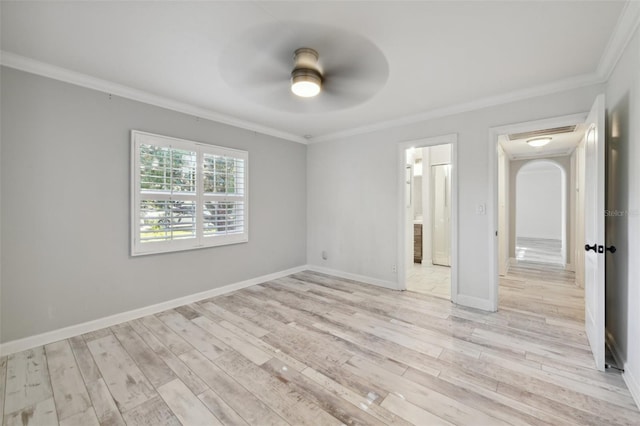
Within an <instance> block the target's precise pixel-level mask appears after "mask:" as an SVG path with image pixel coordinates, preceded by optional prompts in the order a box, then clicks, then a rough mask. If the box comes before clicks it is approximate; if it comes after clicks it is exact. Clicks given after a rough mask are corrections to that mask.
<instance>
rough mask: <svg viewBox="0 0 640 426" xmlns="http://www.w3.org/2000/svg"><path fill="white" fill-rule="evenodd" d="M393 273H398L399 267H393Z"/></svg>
mask: <svg viewBox="0 0 640 426" xmlns="http://www.w3.org/2000/svg"><path fill="white" fill-rule="evenodd" d="M391 272H393V273H394V274H395V273H397V272H398V267H397V266H396V265H391Z"/></svg>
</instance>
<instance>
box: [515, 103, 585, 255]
mask: <svg viewBox="0 0 640 426" xmlns="http://www.w3.org/2000/svg"><path fill="white" fill-rule="evenodd" d="M589 108H591V106H589ZM589 108H587V110H588V109H589ZM542 160H545V161H551V162H553V163H555V164H557V165H558V166H560V167H561V168H562V169H563V170H564V172H565V176H566V179H565V185H566V187H565V191H566V194H567V197H566V202H567V204H566V206H565V212H566V223H565V226H566V233H567V235H566V238H567V241H566V246H565V249H566V250H565V254H566V259H567V263H568V264H570V265H573V264H574V257H575V256H574V253H575V252H574V248H573V246H574V241H573V240H572V239H570V238H569V236H570V235H571V229H572V227H573V226H575V218H574V216H573V215H572V214H571V212H572V211H573V210H574V207H573V203H574V202H575V199H574V198H573V197H569V194H570V193H571V192H572V191H573V190H574V188H572V187H571V185H572V180H571V179H570V178H569V177H570V176H571V175H572V174H573V170H572V168H571V156H570V155H569V156H565V157H550V158H543V159H542ZM532 161H535V160H513V161H510V162H509V256H510V257H515V254H516V203H517V194H516V189H517V188H516V177H517V176H518V172H519V171H520V169H521V168H522V167H524V166H525V165H526V164H529V163H530V162H532Z"/></svg>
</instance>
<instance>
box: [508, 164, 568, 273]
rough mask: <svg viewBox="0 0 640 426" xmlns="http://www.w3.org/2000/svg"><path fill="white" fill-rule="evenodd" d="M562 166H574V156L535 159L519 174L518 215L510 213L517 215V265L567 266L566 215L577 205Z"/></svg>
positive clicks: (516, 211)
mask: <svg viewBox="0 0 640 426" xmlns="http://www.w3.org/2000/svg"><path fill="white" fill-rule="evenodd" d="M563 160H564V161H563ZM556 161H560V163H557V162H556ZM562 163H566V164H569V165H570V163H571V160H570V157H569V156H564V157H558V159H544V160H538V159H533V160H530V161H527V162H525V163H524V164H522V165H520V167H518V168H517V170H516V171H515V173H516V179H515V181H516V182H515V183H516V188H515V212H509V213H510V214H511V216H512V217H513V216H515V261H516V262H532V263H541V264H548V265H553V266H561V267H565V266H566V265H567V263H566V262H567V215H566V212H567V210H573V209H572V207H573V206H569V205H568V204H569V201H568V200H567V192H568V191H567V179H566V174H565V170H564V169H563V167H562V165H561V164H562ZM571 269H573V268H571Z"/></svg>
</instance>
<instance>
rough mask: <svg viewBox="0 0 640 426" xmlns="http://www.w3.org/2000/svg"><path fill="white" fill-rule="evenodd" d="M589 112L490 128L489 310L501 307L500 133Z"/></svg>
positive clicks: (578, 118)
mask: <svg viewBox="0 0 640 426" xmlns="http://www.w3.org/2000/svg"><path fill="white" fill-rule="evenodd" d="M588 114H589V113H588V112H581V113H578V114H570V115H562V116H558V117H551V118H545V119H541V120H534V121H526V122H522V123H513V124H507V125H503V126H498V127H491V128H489V147H488V151H489V188H488V189H489V194H488V200H489V202H488V204H487V216H488V220H489V227H488V230H489V234H488V235H487V241H488V242H489V247H488V249H489V265H490V266H489V267H490V275H489V276H490V282H489V310H490V311H492V312H495V311H497V310H498V287H499V283H500V281H499V272H500V271H499V268H498V235H497V234H498V137H499V136H500V135H504V134H509V133H522V132H530V131H534V130H540V129H551V128H554V127H562V126H571V125H574V124H583V123H584V122H585V120H586V119H587V115H588Z"/></svg>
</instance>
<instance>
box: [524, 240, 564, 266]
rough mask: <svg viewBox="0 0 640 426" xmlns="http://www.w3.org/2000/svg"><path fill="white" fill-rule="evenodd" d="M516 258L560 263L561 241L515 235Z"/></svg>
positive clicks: (527, 260)
mask: <svg viewBox="0 0 640 426" xmlns="http://www.w3.org/2000/svg"><path fill="white" fill-rule="evenodd" d="M516 260H518V261H524V262H537V263H551V264H555V265H562V264H563V263H564V262H563V261H562V241H560V240H550V239H546V238H527V237H517V238H516Z"/></svg>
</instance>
